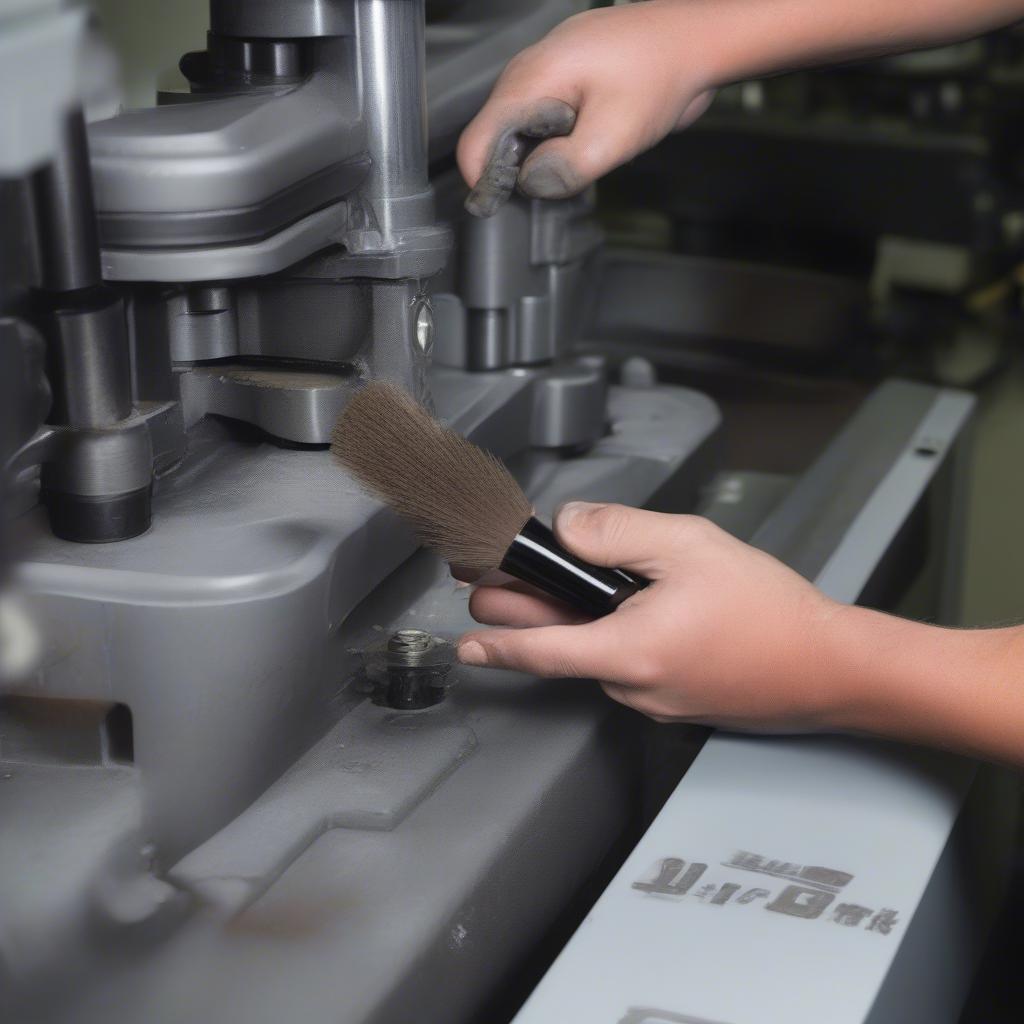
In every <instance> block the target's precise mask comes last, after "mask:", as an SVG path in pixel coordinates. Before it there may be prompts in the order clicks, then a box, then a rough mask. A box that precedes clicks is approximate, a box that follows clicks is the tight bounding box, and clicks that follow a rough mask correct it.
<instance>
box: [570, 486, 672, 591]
mask: <svg viewBox="0 0 1024 1024" xmlns="http://www.w3.org/2000/svg"><path fill="white" fill-rule="evenodd" d="M688 518H690V517H687V516H673V515H665V514H664V513H661V512H648V511H647V510H645V509H639V508H629V507H627V506H625V505H601V504H591V503H589V502H584V501H571V502H569V503H567V504H565V505H563V506H562V507H561V508H560V509H559V510H558V512H557V513H556V514H555V522H554V529H555V535H556V536H557V537H558V540H559V542H560V543H561V544H563V545H565V547H566V548H568V549H569V550H570V551H571V552H572V553H573V554H575V555H578V556H579V557H580V558H583V559H585V560H586V561H588V562H590V563H591V564H593V565H604V566H608V567H610V568H617V569H630V570H633V571H635V572H639V573H642V574H643V575H644V576H646V577H647V578H648V579H658V578H659V577H661V576H664V575H665V574H666V566H667V565H668V563H669V562H671V561H672V559H673V558H674V555H675V552H676V551H678V550H679V548H680V543H681V541H682V539H683V538H682V537H681V536H680V535H681V533H682V532H683V528H684V525H685V520H687V519H688Z"/></svg>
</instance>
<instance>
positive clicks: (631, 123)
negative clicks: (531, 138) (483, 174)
mask: <svg viewBox="0 0 1024 1024" xmlns="http://www.w3.org/2000/svg"><path fill="white" fill-rule="evenodd" d="M561 134H563V135H564V136H565V137H564V138H550V139H548V140H547V141H545V142H542V143H541V144H540V145H539V146H537V147H536V149H535V150H534V151H533V152H532V153H530V155H529V156H527V157H526V159H525V160H524V161H523V166H522V169H521V170H520V172H519V189H520V191H521V192H523V193H524V194H525V195H528V196H532V197H533V198H535V199H565V198H566V197H568V196H574V195H578V194H579V193H580V192H582V191H583V190H584V189H585V188H586V187H587V186H588V185H591V184H592V183H593V182H595V181H596V180H597V179H598V178H600V177H602V176H603V175H605V174H607V173H608V172H609V171H611V170H613V169H614V168H615V167H618V166H619V165H620V164H622V163H625V162H626V161H627V160H628V159H630V158H631V157H632V156H635V155H636V153H637V151H638V150H639V149H640V148H642V147H641V144H640V141H639V135H638V129H637V125H636V112H635V111H634V110H632V108H631V106H630V105H629V104H628V103H625V102H623V100H622V98H621V97H618V96H612V95H601V94H595V93H592V92H591V93H588V94H586V95H585V96H584V98H583V102H582V104H581V106H580V110H579V113H578V115H577V117H576V123H575V126H574V127H573V129H572V132H571V134H568V135H566V134H565V133H561Z"/></svg>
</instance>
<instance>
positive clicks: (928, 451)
mask: <svg viewBox="0 0 1024 1024" xmlns="http://www.w3.org/2000/svg"><path fill="white" fill-rule="evenodd" d="M914 454H915V455H920V456H921V457H922V458H925V459H931V458H934V457H935V456H936V455H938V454H939V452H938V449H937V448H929V447H928V445H924V444H923V445H921V446H920V447H918V448H915V449H914Z"/></svg>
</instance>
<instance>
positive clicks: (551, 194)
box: [458, 0, 1024, 215]
mask: <svg viewBox="0 0 1024 1024" xmlns="http://www.w3.org/2000/svg"><path fill="white" fill-rule="evenodd" d="M1020 17H1024V0H645V2H643V3H637V4H633V5H628V6H624V7H621V6H620V7H608V8H599V9H597V10H592V11H586V12H584V13H583V14H579V15H576V16H575V17H573V18H569V19H568V20H567V21H565V22H563V23H562V24H561V25H559V26H558V27H557V28H555V29H554V30H553V31H552V32H551V33H549V34H548V35H547V36H546V37H545V38H544V39H542V40H541V41H540V42H539V43H537V44H535V45H534V46H531V47H530V48H529V49H527V50H524V51H523V52H522V53H521V54H519V55H518V56H517V57H515V58H514V59H513V60H512V61H511V62H510V63H509V64H508V66H507V67H506V69H505V71H504V72H503V74H502V76H501V78H500V79H499V80H498V83H497V84H496V85H495V87H494V91H493V92H492V93H491V96H490V98H489V99H488V101H487V103H486V104H485V105H484V107H483V109H482V110H481V111H480V113H479V114H478V115H477V116H476V118H474V120H473V121H472V123H471V124H470V125H469V126H468V127H467V128H466V131H465V132H464V133H463V136H462V139H461V141H460V143H459V149H458V159H459V166H460V167H461V169H462V173H463V176H464V177H465V179H466V181H467V183H469V184H470V185H471V186H473V187H474V193H473V196H472V197H471V199H470V202H469V203H468V204H467V205H468V206H469V208H470V209H471V210H472V211H473V212H474V213H478V214H481V215H487V214H489V213H492V212H494V210H495V209H496V208H497V206H498V205H499V204H500V202H501V201H503V199H504V198H505V197H507V195H508V193H509V191H510V190H511V188H512V187H513V186H514V185H515V184H518V185H519V187H520V189H522V191H524V192H525V193H527V194H528V195H533V196H537V197H539V198H558V197H562V196H567V195H571V194H574V193H576V192H579V191H580V190H581V189H583V188H584V187H586V186H587V185H588V184H590V182H592V181H594V180H595V179H596V178H598V177H600V176H601V175H602V174H604V173H606V172H607V171H609V170H611V169H612V168H613V167H616V166H618V165H619V164H621V163H624V162H625V161H627V160H629V159H631V158H632V157H634V156H635V155H636V154H637V153H639V152H642V151H643V150H645V149H648V148H649V147H650V146H653V145H654V144H655V143H656V142H658V141H659V140H660V139H661V138H663V137H664V136H665V135H667V134H668V133H669V132H670V131H673V130H675V129H678V128H683V127H686V126H687V125H688V124H690V123H692V122H693V121H694V120H696V118H698V117H700V115H701V114H702V113H703V112H704V111H705V110H706V109H707V106H708V104H709V103H710V100H711V97H712V96H713V94H714V90H715V89H716V88H718V87H719V86H722V85H725V84H727V83H729V82H735V81H739V80H742V79H745V78H749V77H751V76H756V75H762V74H769V73H773V72H777V71H783V70H787V69H791V68H795V67H804V66H808V65H815V64H826V63H829V62H832V61H842V60H853V59H856V58H862V57H868V56H873V55H878V54H883V53H892V52H898V51H904V50H909V49H914V48H916V47H926V46H933V45H937V44H940V43H944V42H948V41H951V40H954V39H958V38H963V37H968V36H972V35H976V34H979V33H981V32H985V31H987V30H989V29H992V28H995V27H997V26H999V25H1003V24H1009V23H1010V22H1013V21H1014V20H1016V19H1017V18H1020ZM521 135H527V136H533V137H536V138H543V139H547V140H548V141H546V142H542V143H541V144H540V145H539V146H538V147H537V148H536V150H535V151H534V152H533V153H532V154H530V156H529V157H528V158H527V159H526V160H525V161H524V162H523V165H522V169H521V170H520V168H519V160H520V158H521V156H522V145H521V142H520V141H519V138H520V136H521Z"/></svg>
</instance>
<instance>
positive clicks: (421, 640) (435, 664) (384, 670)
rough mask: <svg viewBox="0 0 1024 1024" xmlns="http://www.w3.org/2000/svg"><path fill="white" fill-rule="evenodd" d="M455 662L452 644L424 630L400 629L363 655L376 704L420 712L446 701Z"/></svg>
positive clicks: (365, 669) (369, 648)
mask: <svg viewBox="0 0 1024 1024" xmlns="http://www.w3.org/2000/svg"><path fill="white" fill-rule="evenodd" d="M454 661H455V650H454V647H453V646H452V644H451V643H449V642H448V641H447V640H442V639H441V638H440V637H436V636H433V635H432V634H431V633H428V632H426V630H422V629H400V630H397V631H396V632H395V633H392V634H391V636H390V637H389V638H388V639H387V640H385V641H383V642H382V643H379V644H376V645H374V646H373V647H368V648H367V649H366V650H364V651H363V665H364V671H365V673H366V678H367V680H368V681H369V682H370V684H371V686H372V690H371V694H372V699H373V702H374V704H379V705H381V706H383V707H389V708H395V709H397V710H400V711H421V710H422V709H423V708H429V707H433V706H434V705H435V704H439V703H440V702H441V701H442V700H444V697H445V692H446V677H447V675H448V672H449V670H450V669H451V667H452V664H453V663H454Z"/></svg>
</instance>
